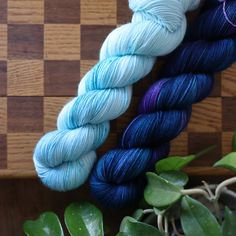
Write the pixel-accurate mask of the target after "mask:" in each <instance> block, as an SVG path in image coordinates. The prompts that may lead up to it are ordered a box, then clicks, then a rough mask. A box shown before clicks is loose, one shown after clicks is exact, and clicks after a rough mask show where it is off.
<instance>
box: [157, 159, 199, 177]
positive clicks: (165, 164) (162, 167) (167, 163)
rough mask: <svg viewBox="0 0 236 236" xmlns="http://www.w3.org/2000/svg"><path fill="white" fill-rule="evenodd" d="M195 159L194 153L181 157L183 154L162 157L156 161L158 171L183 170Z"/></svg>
mask: <svg viewBox="0 0 236 236" xmlns="http://www.w3.org/2000/svg"><path fill="white" fill-rule="evenodd" d="M194 159H195V156H194V155H190V156H186V157H181V156H173V157H167V158H165V159H162V160H160V161H158V162H157V163H156V166H155V167H156V172H157V173H162V172H166V171H171V170H181V169H182V168H183V167H185V166H186V165H187V164H188V163H190V162H191V161H192V160H194Z"/></svg>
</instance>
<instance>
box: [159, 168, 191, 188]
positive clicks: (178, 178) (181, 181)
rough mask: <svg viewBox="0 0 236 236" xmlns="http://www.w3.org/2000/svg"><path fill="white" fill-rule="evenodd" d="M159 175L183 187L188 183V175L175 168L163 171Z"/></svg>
mask: <svg viewBox="0 0 236 236" xmlns="http://www.w3.org/2000/svg"><path fill="white" fill-rule="evenodd" d="M160 177H162V178H163V179H165V180H167V181H169V182H170V183H172V184H174V185H177V186H180V187H183V186H185V185H186V184H187V183H188V176H187V175H186V174H185V173H184V172H181V171H177V170H169V171H165V172H163V173H161V174H160Z"/></svg>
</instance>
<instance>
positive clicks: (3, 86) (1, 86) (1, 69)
mask: <svg viewBox="0 0 236 236" xmlns="http://www.w3.org/2000/svg"><path fill="white" fill-rule="evenodd" d="M6 94H7V62H6V61H0V96H6Z"/></svg>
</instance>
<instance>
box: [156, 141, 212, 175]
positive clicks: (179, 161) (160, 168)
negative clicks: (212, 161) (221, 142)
mask: <svg viewBox="0 0 236 236" xmlns="http://www.w3.org/2000/svg"><path fill="white" fill-rule="evenodd" d="M215 148H216V145H212V146H210V147H208V148H206V149H204V150H202V151H200V152H199V153H197V154H194V155H189V156H172V157H167V158H165V159H162V160H160V161H158V162H157V163H156V166H155V167H156V172H157V173H162V172H165V171H169V170H181V169H182V168H184V167H185V166H186V165H188V164H189V163H190V162H191V161H193V160H194V159H196V158H198V157H200V156H203V155H205V154H206V153H208V152H210V151H211V150H213V149H215Z"/></svg>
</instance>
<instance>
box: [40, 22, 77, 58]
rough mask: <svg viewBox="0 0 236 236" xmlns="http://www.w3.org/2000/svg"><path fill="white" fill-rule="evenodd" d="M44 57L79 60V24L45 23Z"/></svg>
mask: <svg viewBox="0 0 236 236" xmlns="http://www.w3.org/2000/svg"><path fill="white" fill-rule="evenodd" d="M44 59H46V60H79V59H80V25H76V24H46V25H45V26H44Z"/></svg>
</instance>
